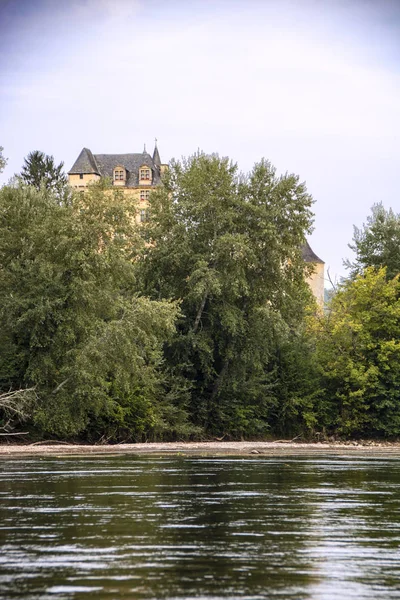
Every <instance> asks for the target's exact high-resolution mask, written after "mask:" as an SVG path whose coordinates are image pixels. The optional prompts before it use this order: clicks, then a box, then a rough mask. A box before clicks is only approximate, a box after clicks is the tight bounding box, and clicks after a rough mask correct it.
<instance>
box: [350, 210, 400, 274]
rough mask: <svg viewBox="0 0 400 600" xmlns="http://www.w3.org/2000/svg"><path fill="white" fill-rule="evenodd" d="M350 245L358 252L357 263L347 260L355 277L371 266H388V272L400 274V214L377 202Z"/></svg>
mask: <svg viewBox="0 0 400 600" xmlns="http://www.w3.org/2000/svg"><path fill="white" fill-rule="evenodd" d="M349 247H350V248H351V250H353V251H354V252H355V254H356V258H355V260H354V262H353V263H352V262H350V261H349V260H347V261H345V265H346V266H347V268H348V269H350V274H351V277H352V278H355V277H356V276H357V275H360V274H362V272H363V270H364V269H366V268H367V267H374V268H376V269H379V268H380V267H386V275H387V277H388V279H392V278H393V277H395V276H396V275H397V274H398V273H400V215H399V214H395V213H394V212H393V210H392V209H389V210H385V208H384V207H383V205H382V204H375V205H374V206H373V207H372V214H371V216H369V217H368V218H367V223H366V224H364V225H363V227H362V229H359V228H358V227H354V235H353V243H352V244H349Z"/></svg>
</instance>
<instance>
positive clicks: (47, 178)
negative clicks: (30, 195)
mask: <svg viewBox="0 0 400 600" xmlns="http://www.w3.org/2000/svg"><path fill="white" fill-rule="evenodd" d="M63 167H64V163H63V162H61V163H60V164H59V165H56V164H55V162H54V157H53V156H48V155H46V154H44V152H40V151H39V150H35V151H34V152H30V153H29V154H28V156H27V157H26V158H25V162H24V165H23V167H22V170H21V179H22V180H23V181H24V182H25V183H26V184H28V185H32V186H34V187H35V188H36V189H40V187H41V186H44V187H45V189H46V190H51V191H52V192H53V193H54V194H56V195H57V196H58V197H62V196H63V195H64V194H65V193H66V191H67V186H68V178H67V176H66V175H65V173H64V172H63Z"/></svg>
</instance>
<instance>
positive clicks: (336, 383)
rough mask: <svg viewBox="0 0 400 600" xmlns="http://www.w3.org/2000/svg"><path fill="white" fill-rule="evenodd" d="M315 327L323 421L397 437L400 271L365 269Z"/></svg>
mask: <svg viewBox="0 0 400 600" xmlns="http://www.w3.org/2000/svg"><path fill="white" fill-rule="evenodd" d="M316 329H317V331H316V333H317V339H318V344H317V356H316V358H317V360H318V363H319V365H320V368H321V375H322V385H323V387H324V388H325V398H324V405H323V410H324V413H323V415H322V419H321V423H323V422H325V425H326V426H327V427H328V428H329V429H330V430H331V431H337V432H338V433H340V434H342V435H346V436H352V435H353V436H354V435H363V436H365V435H379V436H382V435H384V436H398V435H399V434H400V399H399V389H400V281H399V278H398V276H397V277H395V278H393V279H387V272H386V269H385V268H382V269H379V270H374V269H373V268H368V269H366V270H365V271H364V275H358V276H356V278H355V279H354V280H350V281H348V282H346V283H345V284H344V285H343V286H342V288H341V289H339V291H338V292H337V293H336V294H335V296H334V297H333V298H332V301H331V304H330V311H329V314H328V316H327V317H325V318H321V319H320V320H319V322H317V325H316ZM321 409H322V407H321ZM321 412H322V410H321Z"/></svg>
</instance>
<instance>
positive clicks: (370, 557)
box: [0, 453, 400, 600]
mask: <svg viewBox="0 0 400 600" xmlns="http://www.w3.org/2000/svg"><path fill="white" fill-rule="evenodd" d="M399 484H400V458H399V457H396V456H385V455H379V456H371V455H369V456H353V455H350V454H349V455H348V456H346V455H343V456H335V455H329V454H326V455H324V454H323V453H321V454H320V455H315V454H314V455H301V456H296V455H295V454H293V455H291V454H286V455H283V456H279V455H270V456H261V455H260V456H258V455H256V456H254V457H253V456H246V457H243V456H236V457H235V456H179V455H173V456H154V455H151V456H146V455H140V456H137V455H136V456H132V455H125V456H89V457H88V456H78V457H77V456H60V457H56V456H53V457H49V456H46V457H42V458H39V457H36V456H35V457H31V456H30V457H29V456H27V457H23V458H20V457H18V458H7V459H5V458H3V459H1V460H0V598H1V599H2V600H12V599H15V598H20V599H22V598H24V599H28V598H29V600H36V599H37V600H54V599H59V600H64V599H65V600H72V599H73V600H83V599H87V600H89V599H92V598H94V599H119V598H127V599H129V600H141V599H150V598H151V599H169V600H172V599H193V598H197V599H207V600H211V599H212V600H217V599H234V598H243V599H246V600H256V599H257V600H258V599H269V598H278V599H280V600H289V599H296V600H302V599H304V600H306V599H307V600H331V599H336V598H337V599H339V598H340V599H341V600H342V599H351V598H357V600H361V599H364V598H365V599H367V598H368V599H372V598H373V599H385V600H388V599H391V598H400V485H399Z"/></svg>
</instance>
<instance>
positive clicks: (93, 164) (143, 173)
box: [68, 142, 325, 307]
mask: <svg viewBox="0 0 400 600" xmlns="http://www.w3.org/2000/svg"><path fill="white" fill-rule="evenodd" d="M165 169H167V165H166V164H163V163H162V162H161V159H160V153H159V151H158V148H157V142H156V145H155V147H154V152H153V156H151V155H150V154H148V152H146V147H144V150H143V152H142V153H140V154H92V152H91V151H90V150H89V149H88V148H83V150H82V152H81V153H80V154H79V156H78V158H77V159H76V161H75V162H74V164H73V166H72V168H71V170H70V171H69V172H68V178H69V184H70V185H71V186H72V187H73V188H75V189H77V190H82V191H83V190H84V189H85V188H86V186H87V185H88V184H89V183H92V182H93V181H97V180H99V179H101V178H102V177H108V178H109V179H111V181H112V183H113V185H114V186H116V187H118V188H120V189H121V190H123V192H124V193H127V194H130V195H131V196H132V198H133V199H134V200H135V201H136V203H137V205H138V213H137V217H136V220H137V222H138V223H141V222H144V221H145V220H146V218H147V209H148V203H149V197H150V190H151V189H152V188H154V187H155V186H157V185H160V183H161V177H162V174H163V173H164V171H165ZM302 252H303V258H304V261H305V262H307V263H312V264H313V265H314V271H313V273H312V275H311V276H310V277H309V278H308V280H307V282H308V284H309V286H310V288H311V291H312V293H313V294H314V296H315V298H316V300H317V302H318V304H319V306H321V307H322V306H323V304H324V277H325V273H324V266H325V263H324V261H322V260H321V259H320V258H318V256H317V255H316V254H315V253H314V252H313V250H312V249H311V246H310V245H309V243H308V242H306V243H305V244H304V246H303V248H302Z"/></svg>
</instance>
